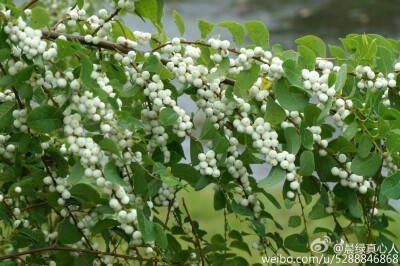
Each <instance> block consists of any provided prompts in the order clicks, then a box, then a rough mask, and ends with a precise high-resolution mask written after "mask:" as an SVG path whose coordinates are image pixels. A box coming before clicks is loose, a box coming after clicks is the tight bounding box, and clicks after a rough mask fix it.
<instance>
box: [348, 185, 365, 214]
mask: <svg viewBox="0 0 400 266" xmlns="http://www.w3.org/2000/svg"><path fill="white" fill-rule="evenodd" d="M347 190H348V193H347V205H348V206H349V210H350V213H351V215H353V217H356V218H360V217H361V216H362V215H363V208H362V206H361V204H360V201H359V200H358V198H357V194H356V192H355V191H354V190H351V189H349V188H347Z"/></svg>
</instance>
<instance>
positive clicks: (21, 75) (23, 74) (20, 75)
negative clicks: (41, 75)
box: [14, 65, 34, 82]
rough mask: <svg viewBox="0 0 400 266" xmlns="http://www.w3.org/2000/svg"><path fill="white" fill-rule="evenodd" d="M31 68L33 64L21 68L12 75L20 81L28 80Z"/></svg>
mask: <svg viewBox="0 0 400 266" xmlns="http://www.w3.org/2000/svg"><path fill="white" fill-rule="evenodd" d="M33 69H34V66H33V65H31V66H27V67H25V68H23V69H21V70H20V71H18V72H17V73H16V74H15V75H14V79H15V80H16V81H21V82H22V81H27V80H29V79H30V78H31V76H32V72H33Z"/></svg>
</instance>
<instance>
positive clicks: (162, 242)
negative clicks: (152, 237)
mask: <svg viewBox="0 0 400 266" xmlns="http://www.w3.org/2000/svg"><path fill="white" fill-rule="evenodd" d="M154 229H155V231H156V244H157V245H158V246H159V247H160V248H162V249H167V248H168V239H167V236H166V235H165V232H164V229H163V228H162V226H161V225H159V224H157V223H154Z"/></svg>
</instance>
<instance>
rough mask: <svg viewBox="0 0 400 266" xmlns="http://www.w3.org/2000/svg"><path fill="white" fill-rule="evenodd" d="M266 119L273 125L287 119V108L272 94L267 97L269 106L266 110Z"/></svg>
mask: <svg viewBox="0 0 400 266" xmlns="http://www.w3.org/2000/svg"><path fill="white" fill-rule="evenodd" d="M264 119H265V121H267V122H269V123H271V124H272V125H276V124H279V123H281V122H282V121H283V120H285V119H286V112H285V110H283V108H282V107H281V106H280V105H279V104H277V103H276V102H275V100H274V99H272V98H271V97H270V96H268V98H267V108H266V110H265V116H264Z"/></svg>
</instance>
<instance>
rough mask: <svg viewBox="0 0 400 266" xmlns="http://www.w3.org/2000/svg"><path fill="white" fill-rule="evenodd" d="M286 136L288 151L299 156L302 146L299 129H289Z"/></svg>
mask: <svg viewBox="0 0 400 266" xmlns="http://www.w3.org/2000/svg"><path fill="white" fill-rule="evenodd" d="M284 134H285V139H286V143H287V145H286V148H287V151H288V152H289V153H291V154H297V152H298V151H299V150H300V146H301V137H300V135H299V133H297V129H296V128H294V127H287V128H286V129H285V131H284Z"/></svg>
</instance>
